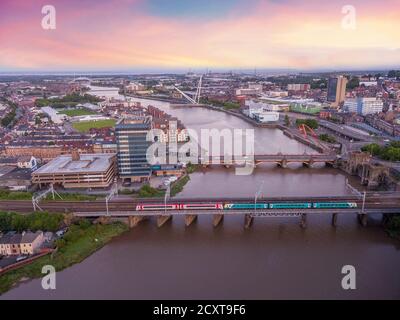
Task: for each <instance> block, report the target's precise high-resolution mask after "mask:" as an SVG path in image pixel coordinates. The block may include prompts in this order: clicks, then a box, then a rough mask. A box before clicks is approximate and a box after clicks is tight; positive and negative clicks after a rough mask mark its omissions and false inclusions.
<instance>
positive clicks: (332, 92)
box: [327, 76, 347, 108]
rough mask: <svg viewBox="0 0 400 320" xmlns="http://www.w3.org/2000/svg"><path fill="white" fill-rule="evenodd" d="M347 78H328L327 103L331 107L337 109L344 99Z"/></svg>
mask: <svg viewBox="0 0 400 320" xmlns="http://www.w3.org/2000/svg"><path fill="white" fill-rule="evenodd" d="M346 85H347V78H346V77H343V76H339V77H335V78H329V80H328V95H327V101H328V102H330V103H331V106H332V107H334V108H338V107H339V106H340V105H341V104H342V103H343V102H344V100H345V97H346Z"/></svg>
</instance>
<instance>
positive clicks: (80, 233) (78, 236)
mask: <svg viewBox="0 0 400 320" xmlns="http://www.w3.org/2000/svg"><path fill="white" fill-rule="evenodd" d="M83 221H85V222H81V223H80V224H74V225H71V226H70V228H69V230H68V232H67V233H66V234H65V235H64V237H63V238H62V239H61V240H58V241H57V251H56V252H54V253H53V254H52V255H46V256H44V257H41V258H39V259H37V260H36V261H34V262H32V263H31V264H29V265H26V266H23V267H21V268H19V269H16V270H12V271H9V272H7V273H5V274H3V275H2V276H1V277H0V295H1V294H3V293H5V292H6V291H8V290H10V289H11V288H13V287H14V286H16V285H18V283H20V282H21V281H25V280H29V279H34V278H39V277H42V276H43V274H42V268H43V266H45V265H52V266H54V268H55V269H56V271H61V270H63V269H65V268H67V267H70V266H72V265H73V264H76V263H80V262H82V261H83V260H84V259H86V258H87V257H88V256H90V255H91V254H93V253H94V252H96V251H97V250H99V249H100V248H102V247H103V246H104V245H105V244H107V243H108V242H109V241H111V239H113V238H114V237H116V236H119V235H120V234H122V233H124V232H125V231H127V230H128V226H127V225H125V224H123V223H120V222H116V223H112V224H107V225H100V224H96V225H92V224H90V223H89V222H88V221H86V220H83Z"/></svg>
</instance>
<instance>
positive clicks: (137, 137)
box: [115, 116, 152, 182]
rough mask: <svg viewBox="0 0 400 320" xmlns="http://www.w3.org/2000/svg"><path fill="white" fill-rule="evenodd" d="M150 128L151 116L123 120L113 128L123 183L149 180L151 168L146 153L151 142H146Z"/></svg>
mask: <svg viewBox="0 0 400 320" xmlns="http://www.w3.org/2000/svg"><path fill="white" fill-rule="evenodd" d="M151 128H152V121H151V116H146V117H145V116H137V117H133V118H125V119H122V120H121V121H120V122H119V123H118V124H117V125H116V127H115V135H116V140H117V150H118V171H119V176H120V177H121V178H122V179H124V180H125V181H132V182H137V181H145V180H148V179H149V178H150V175H151V166H150V164H149V163H148V161H147V158H146V152H147V149H148V147H149V146H150V144H151V141H147V134H148V133H149V131H150V130H151Z"/></svg>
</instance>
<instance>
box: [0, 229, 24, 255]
mask: <svg viewBox="0 0 400 320" xmlns="http://www.w3.org/2000/svg"><path fill="white" fill-rule="evenodd" d="M21 239H22V235H21V234H18V233H15V232H8V233H6V234H5V235H4V236H3V237H2V238H0V255H3V256H11V255H19V254H21V250H20V246H19V244H20V242H21Z"/></svg>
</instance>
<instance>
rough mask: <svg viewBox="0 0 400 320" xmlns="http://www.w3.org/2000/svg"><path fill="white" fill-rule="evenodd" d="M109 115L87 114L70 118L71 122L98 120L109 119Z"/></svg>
mask: <svg viewBox="0 0 400 320" xmlns="http://www.w3.org/2000/svg"><path fill="white" fill-rule="evenodd" d="M110 119H111V118H110V117H106V116H103V115H101V114H88V115H84V116H75V117H72V118H71V121H73V122H85V121H100V120H110Z"/></svg>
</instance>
